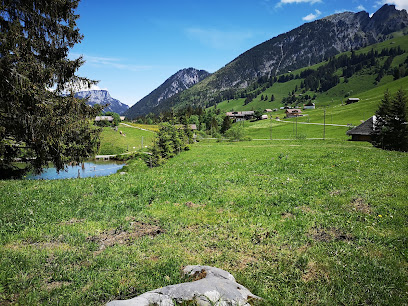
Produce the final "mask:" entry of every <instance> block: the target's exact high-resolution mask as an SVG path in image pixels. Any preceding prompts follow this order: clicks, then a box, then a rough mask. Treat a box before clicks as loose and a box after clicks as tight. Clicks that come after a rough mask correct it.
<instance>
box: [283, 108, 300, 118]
mask: <svg viewBox="0 0 408 306" xmlns="http://www.w3.org/2000/svg"><path fill="white" fill-rule="evenodd" d="M285 114H286V118H293V117H300V116H303V115H302V111H301V110H300V109H298V108H291V109H287V110H286V111H285Z"/></svg>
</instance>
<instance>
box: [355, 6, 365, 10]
mask: <svg viewBox="0 0 408 306" xmlns="http://www.w3.org/2000/svg"><path fill="white" fill-rule="evenodd" d="M357 10H358V11H366V9H365V7H364V6H362V5H359V6H357Z"/></svg>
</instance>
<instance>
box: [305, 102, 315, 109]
mask: <svg viewBox="0 0 408 306" xmlns="http://www.w3.org/2000/svg"><path fill="white" fill-rule="evenodd" d="M315 108H316V106H315V104H314V103H308V104H305V105H303V109H315Z"/></svg>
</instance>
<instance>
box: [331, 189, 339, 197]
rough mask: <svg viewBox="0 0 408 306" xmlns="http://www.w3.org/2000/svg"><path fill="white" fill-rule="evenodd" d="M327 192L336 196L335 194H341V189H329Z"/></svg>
mask: <svg viewBox="0 0 408 306" xmlns="http://www.w3.org/2000/svg"><path fill="white" fill-rule="evenodd" d="M329 194H330V195H331V196H337V195H339V194H341V191H340V190H333V191H330V192H329Z"/></svg>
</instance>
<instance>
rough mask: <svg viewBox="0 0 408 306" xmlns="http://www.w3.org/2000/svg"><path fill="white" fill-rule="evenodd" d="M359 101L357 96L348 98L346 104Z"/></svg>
mask: <svg viewBox="0 0 408 306" xmlns="http://www.w3.org/2000/svg"><path fill="white" fill-rule="evenodd" d="M359 101H360V99H359V98H348V99H347V101H346V104H352V103H357V102H359Z"/></svg>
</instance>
